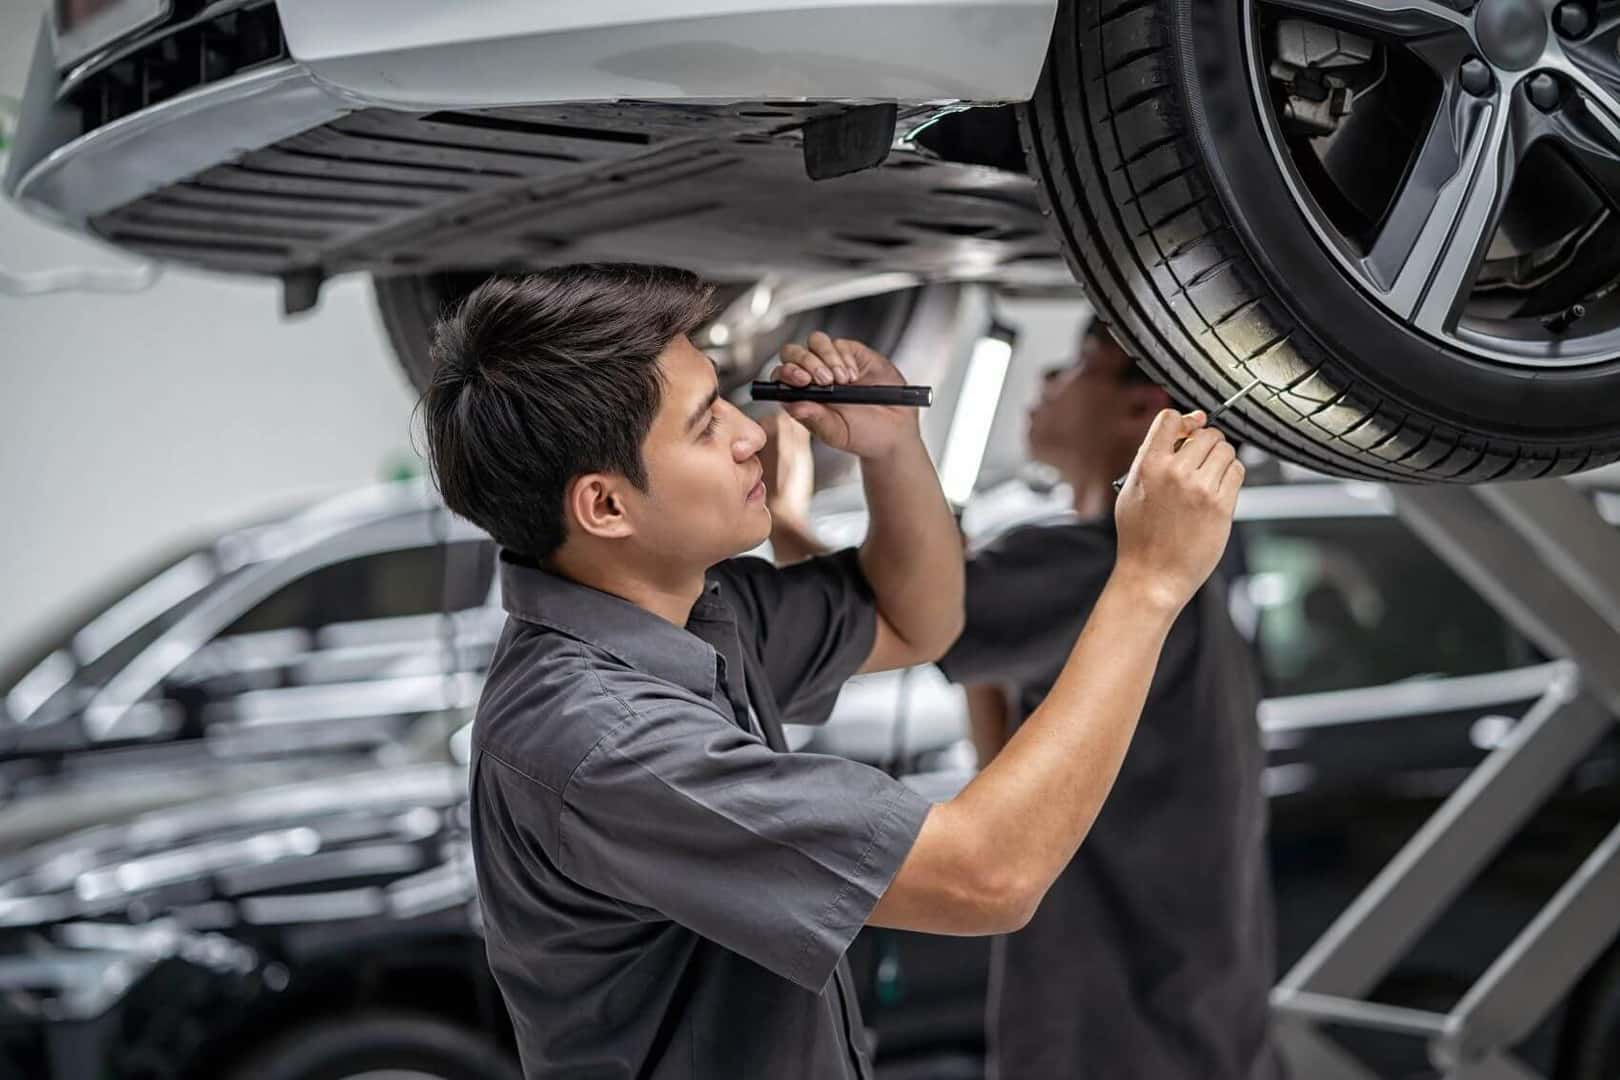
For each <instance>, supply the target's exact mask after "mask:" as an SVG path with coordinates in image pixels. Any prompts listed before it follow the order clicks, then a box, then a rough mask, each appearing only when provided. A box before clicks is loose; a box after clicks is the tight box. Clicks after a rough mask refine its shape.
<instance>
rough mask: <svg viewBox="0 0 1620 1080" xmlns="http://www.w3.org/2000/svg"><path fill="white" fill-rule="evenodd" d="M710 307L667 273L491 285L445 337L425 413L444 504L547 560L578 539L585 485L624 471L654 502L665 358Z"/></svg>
mask: <svg viewBox="0 0 1620 1080" xmlns="http://www.w3.org/2000/svg"><path fill="white" fill-rule="evenodd" d="M712 305H713V289H712V287H711V286H708V285H706V284H704V283H703V282H702V281H701V280H700V279H699V278H698V277H697V276H696V275H695V274H691V273H688V272H687V271H685V270H676V269H672V268H669V267H661V266H635V265H581V266H565V267H560V268H558V269H555V270H546V271H543V272H541V273H537V274H530V275H528V276H525V277H501V278H491V279H490V280H489V281H486V282H484V283H483V284H482V285H479V286H478V287H477V288H476V289H474V290H473V291H472V293H471V294H469V295H468V296H467V298H466V299H465V300H463V301H462V302H461V303H460V304H458V305H457V306H456V307H455V309H454V310H453V311H451V312H450V313H449V314H447V315H445V316H444V317H442V318H441V319H440V320H439V321H438V324H437V325H436V326H435V327H434V328H433V353H432V356H433V365H434V368H433V379H432V382H431V383H430V384H429V385H428V388H427V390H426V391H425V392H424V393H423V395H422V400H421V402H420V403H419V405H418V408H419V409H420V410H421V413H422V418H423V428H424V431H425V433H426V435H427V446H428V465H429V468H430V469H431V470H432V473H433V479H434V482H435V483H437V484H438V487H439V491H440V493H441V494H442V495H443V496H444V501H445V505H447V506H449V507H450V509H451V510H454V511H455V512H456V513H458V514H460V515H461V516H462V517H464V518H467V519H468V520H469V521H472V522H473V523H474V524H476V525H479V526H480V527H482V528H483V529H484V530H485V531H486V532H488V533H489V534H490V536H492V537H494V538H495V541H496V542H497V543H498V544H500V545H501V546H502V547H505V548H508V549H510V550H512V551H514V552H517V553H519V554H521V555H524V556H527V557H529V558H531V559H545V558H547V557H548V556H550V555H551V554H552V553H553V552H554V551H555V550H556V549H557V548H558V547H559V546H560V545H561V544H562V542H563V540H564V539H565V538H566V536H567V531H568V527H567V518H566V515H565V512H564V508H563V497H564V495H565V493H566V492H567V490H568V485H569V484H570V483H571V482H572V481H573V480H574V478H575V477H577V476H580V475H582V474H584V473H592V472H614V473H619V474H621V475H623V476H624V477H625V478H626V479H628V480H629V481H630V482H631V483H632V484H635V485H636V487H638V488H640V489H641V490H643V491H645V490H646V487H647V471H646V466H645V463H644V462H643V460H642V455H641V444H642V442H643V441H644V440H645V439H646V437H647V431H648V429H649V428H651V427H652V422H653V417H654V416H656V415H657V413H658V407H659V403H660V402H661V401H662V399H663V381H662V378H661V375H660V372H659V370H658V357H659V355H660V354H661V353H662V352H663V351H664V349H665V348H667V347H668V346H669V344H670V343H671V342H672V341H674V340H675V339H676V338H678V337H680V336H681V335H682V334H690V333H691V332H692V331H694V330H696V329H697V328H698V327H699V326H701V325H702V324H703V323H705V322H706V321H708V320H709V319H710V318H712Z"/></svg>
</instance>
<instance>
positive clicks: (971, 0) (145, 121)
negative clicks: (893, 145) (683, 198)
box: [6, 0, 1056, 227]
mask: <svg viewBox="0 0 1620 1080" xmlns="http://www.w3.org/2000/svg"><path fill="white" fill-rule="evenodd" d="M216 6H217V5H216ZM276 8H277V12H278V14H279V17H280V21H281V25H282V28H283V31H284V33H285V36H286V42H287V48H288V52H289V54H290V55H289V56H288V58H287V59H286V60H284V61H281V62H278V63H276V64H274V65H271V66H267V67H263V68H260V69H258V70H255V71H252V72H248V73H245V74H242V75H239V76H235V77H232V78H227V79H224V80H221V81H218V82H213V83H209V84H206V85H202V86H199V87H196V88H195V89H193V90H189V91H187V92H185V93H183V94H181V95H180V96H178V97H175V98H172V99H170V100H167V101H164V102H162V103H161V104H159V105H156V106H153V107H151V108H149V109H144V110H141V111H139V112H136V113H133V114H131V115H128V116H125V117H122V118H120V119H117V120H114V121H112V122H110V123H108V124H106V125H104V126H102V127H99V128H97V129H96V130H93V131H90V132H87V133H84V134H81V135H78V136H77V137H64V135H65V134H69V135H70V134H71V131H72V127H71V124H70V123H67V122H66V120H65V118H64V117H62V116H61V115H60V112H61V110H60V108H59V107H58V106H57V104H56V101H55V98H56V96H57V95H56V91H57V90H58V89H59V88H60V87H61V86H62V85H64V84H67V83H71V82H72V80H73V79H74V78H76V77H78V75H79V74H80V72H81V71H82V70H83V69H84V67H85V66H86V65H89V64H93V63H94V62H95V60H96V59H97V58H96V57H95V56H92V57H90V58H88V59H86V60H85V61H82V62H81V63H80V64H78V65H76V66H75V67H74V68H72V69H69V70H68V71H66V72H57V71H55V70H53V68H54V66H55V65H54V64H53V63H52V55H53V54H52V50H51V49H50V48H49V47H48V45H49V42H50V38H51V36H52V35H51V34H50V33H49V32H48V30H47V33H46V34H44V35H42V38H41V47H40V49H39V50H38V52H37V53H36V57H35V64H34V71H33V73H32V75H31V77H30V85H29V88H28V96H27V99H26V102H25V116H24V127H23V130H22V132H21V134H20V137H19V139H18V142H17V145H16V147H15V149H14V150H13V152H12V160H11V165H10V169H9V170H8V175H7V177H6V190H7V192H8V193H9V194H10V195H12V196H13V197H14V198H15V199H17V200H18V201H19V202H21V203H23V204H24V205H25V206H27V207H29V208H30V209H31V210H33V211H35V212H37V213H40V214H42V215H44V216H47V217H49V218H53V219H55V220H57V221H60V222H63V223H66V224H69V225H72V226H78V227H83V226H84V225H85V224H86V223H87V222H88V221H89V219H91V218H93V217H94V216H95V215H97V214H100V213H103V212H106V211H109V210H112V209H114V208H116V207H119V206H121V205H124V204H126V203H129V202H130V201H132V200H135V199H139V198H141V197H142V196H145V195H148V194H150V193H152V192H154V191H157V190H159V189H161V188H163V187H165V186H166V185H169V184H172V183H175V182H177V181H180V180H183V179H185V178H186V177H188V176H191V175H193V174H195V173H197V172H199V171H201V170H204V169H207V168H209V167H211V166H213V165H216V164H219V163H220V162H222V161H228V160H231V159H232V158H235V157H239V156H241V155H243V154H246V153H248V152H251V151H254V150H257V149H260V148H262V147H266V146H269V145H271V144H273V143H275V142H277V141H278V140H281V139H284V138H288V137H290V136H293V135H296V134H298V133H300V132H304V131H307V130H309V129H311V128H314V127H317V126H319V125H321V124H324V123H327V122H329V121H331V120H334V119H337V118H339V117H341V116H343V115H345V114H347V113H350V112H353V111H355V110H357V109H365V108H383V109H398V110H411V111H425V110H435V109H475V108H476V109H482V108H494V107H507V106H519V105H535V104H557V103H564V102H612V101H626V100H637V101H658V102H686V103H696V102H706V103H715V102H735V101H810V100H814V101H837V102H900V103H907V104H923V103H940V104H950V103H960V102H975V103H979V102H1010V101H1019V100H1023V99H1025V98H1027V97H1028V96H1029V93H1030V91H1031V90H1032V88H1033V87H1034V85H1035V81H1036V78H1037V76H1038V75H1039V72H1040V69H1041V62H1042V58H1043V55H1044V52H1045V49H1046V46H1047V41H1048V38H1049V36H1050V33H1051V27H1052V21H1053V17H1054V14H1055V11H1056V0H884V2H874V0H817V2H815V3H811V4H806V3H804V2H802V0H548V2H546V3H534V2H532V0H489V2H485V3H480V4H477V5H472V6H468V5H460V4H446V3H443V2H441V0H345V2H343V3H330V2H328V0H277V3H276ZM64 76H65V77H64Z"/></svg>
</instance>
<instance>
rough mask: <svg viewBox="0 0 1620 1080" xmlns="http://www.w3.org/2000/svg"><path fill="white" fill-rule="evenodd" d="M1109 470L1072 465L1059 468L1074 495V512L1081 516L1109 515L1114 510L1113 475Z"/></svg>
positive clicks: (1096, 516)
mask: <svg viewBox="0 0 1620 1080" xmlns="http://www.w3.org/2000/svg"><path fill="white" fill-rule="evenodd" d="M1107 471H1108V470H1106V469H1096V468H1082V467H1071V468H1067V469H1061V470H1059V472H1060V475H1062V477H1063V482H1064V483H1065V484H1067V485H1069V490H1070V492H1071V493H1072V495H1073V505H1074V513H1075V516H1076V517H1081V518H1101V517H1108V516H1109V515H1111V514H1113V512H1114V483H1113V477H1110V476H1105V475H1103V474H1104V473H1106V472H1107Z"/></svg>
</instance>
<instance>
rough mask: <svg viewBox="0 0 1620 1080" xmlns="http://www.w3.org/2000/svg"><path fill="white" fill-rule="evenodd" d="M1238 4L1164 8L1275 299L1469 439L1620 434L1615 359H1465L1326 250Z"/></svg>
mask: <svg viewBox="0 0 1620 1080" xmlns="http://www.w3.org/2000/svg"><path fill="white" fill-rule="evenodd" d="M1245 6H1246V5H1244V4H1242V3H1240V2H1238V0H1229V2H1222V3H1208V2H1205V0H1171V2H1169V3H1167V4H1166V5H1165V8H1166V9H1167V11H1168V13H1169V15H1170V23H1171V25H1170V38H1171V42H1172V45H1173V49H1172V52H1173V55H1174V60H1173V67H1174V71H1175V75H1176V78H1177V80H1178V83H1179V88H1180V90H1181V94H1182V99H1183V101H1184V103H1185V107H1186V111H1187V116H1188V121H1189V128H1190V131H1189V134H1190V135H1191V137H1192V138H1193V140H1194V141H1195V143H1196V144H1197V147H1198V150H1199V153H1200V155H1201V157H1202V160H1203V163H1204V165H1205V168H1206V170H1207V172H1208V174H1209V178H1210V181H1211V183H1212V186H1213V187H1214V188H1215V190H1216V192H1217V193H1218V196H1219V198H1220V200H1221V203H1222V206H1223V208H1224V210H1225V212H1226V217H1227V218H1228V219H1229V222H1230V226H1231V228H1232V230H1233V232H1234V233H1235V234H1236V235H1237V236H1238V238H1239V240H1240V241H1241V243H1242V244H1243V247H1244V249H1245V250H1246V251H1247V252H1248V254H1249V256H1250V258H1251V259H1252V260H1253V262H1254V264H1255V266H1256V267H1257V268H1258V269H1259V271H1260V273H1261V274H1262V275H1263V276H1264V277H1265V279H1266V281H1267V283H1268V285H1269V286H1270V288H1271V290H1272V291H1273V292H1274V293H1275V295H1276V296H1277V297H1278V299H1279V300H1280V301H1281V302H1282V303H1283V304H1284V305H1285V306H1286V307H1287V308H1288V309H1289V311H1290V313H1291V314H1292V315H1293V317H1294V318H1295V319H1297V320H1298V321H1299V322H1300V323H1301V324H1302V325H1303V326H1304V328H1305V329H1307V330H1308V331H1309V332H1310V333H1311V335H1312V336H1313V337H1315V338H1316V339H1317V340H1318V341H1319V342H1320V343H1321V344H1322V345H1323V346H1324V347H1325V349H1326V351H1327V352H1328V353H1329V354H1330V355H1332V356H1337V357H1341V358H1347V361H1346V363H1347V366H1349V367H1351V368H1352V371H1353V374H1354V375H1355V376H1356V377H1358V378H1360V379H1362V380H1363V381H1365V382H1366V383H1367V384H1368V385H1369V386H1370V387H1371V388H1372V389H1373V390H1375V391H1377V392H1379V393H1381V394H1383V395H1385V396H1387V397H1389V398H1390V399H1392V400H1393V401H1395V402H1397V403H1399V404H1400V405H1401V406H1403V407H1405V408H1407V409H1409V410H1412V411H1415V412H1418V413H1421V414H1427V415H1431V416H1435V417H1436V418H1438V419H1442V420H1445V421H1447V422H1450V423H1452V424H1455V425H1457V426H1458V427H1460V428H1463V429H1465V430H1472V431H1476V432H1479V433H1481V434H1486V435H1496V436H1503V437H1512V438H1515V439H1519V440H1523V441H1525V442H1531V443H1536V442H1546V443H1548V444H1552V445H1556V444H1566V445H1567V444H1568V442H1570V441H1571V440H1573V439H1602V438H1605V437H1610V436H1615V435H1620V362H1617V361H1611V362H1606V363H1602V364H1596V365H1591V366H1588V367H1582V368H1578V369H1562V370H1561V369H1555V368H1546V369H1529V368H1516V367H1513V366H1512V365H1508V364H1498V363H1492V362H1489V361H1485V360H1482V359H1480V358H1478V357H1473V356H1469V355H1466V354H1464V353H1461V352H1458V351H1456V350H1454V349H1449V348H1446V347H1444V346H1442V345H1440V344H1439V343H1437V342H1435V341H1433V340H1432V339H1429V338H1427V337H1424V336H1421V335H1419V334H1417V333H1416V332H1414V331H1412V330H1410V329H1408V328H1407V327H1405V326H1403V325H1402V324H1400V323H1399V322H1397V321H1396V320H1395V319H1394V318H1393V317H1392V316H1391V315H1390V314H1389V313H1388V312H1387V311H1386V310H1385V309H1384V308H1382V307H1381V306H1379V305H1378V304H1377V303H1376V302H1375V301H1374V300H1372V299H1371V298H1370V297H1368V296H1367V295H1366V294H1365V293H1363V292H1362V291H1361V290H1360V288H1359V287H1358V286H1357V285H1355V284H1354V283H1353V282H1352V281H1351V280H1350V279H1349V277H1348V276H1347V275H1346V274H1345V273H1344V272H1343V271H1342V269H1341V268H1340V267H1339V265H1338V264H1337V262H1335V260H1334V259H1333V257H1332V256H1331V255H1329V254H1328V253H1327V252H1326V251H1325V250H1324V249H1323V247H1322V246H1321V241H1320V240H1319V239H1318V238H1317V236H1316V234H1315V232H1314V231H1313V230H1312V228H1311V226H1310V224H1309V223H1308V222H1307V220H1306V219H1305V216H1304V211H1303V210H1302V209H1301V208H1300V206H1299V205H1298V203H1297V202H1296V201H1295V199H1294V196H1293V194H1292V192H1291V191H1290V190H1289V188H1288V186H1287V184H1286V183H1285V181H1284V179H1283V174H1282V171H1281V167H1280V165H1279V163H1278V162H1277V161H1276V160H1275V158H1274V156H1273V154H1272V151H1271V147H1270V144H1269V143H1268V142H1267V140H1266V136H1265V131H1264V129H1263V128H1262V125H1261V119H1260V116H1259V114H1258V112H1257V103H1256V101H1255V99H1254V95H1253V93H1252V92H1251V89H1250V82H1249V61H1248V58H1247V54H1246V51H1245V50H1246V42H1245V35H1244V25H1243V23H1244V7H1245Z"/></svg>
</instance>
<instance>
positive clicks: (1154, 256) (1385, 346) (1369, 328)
mask: <svg viewBox="0 0 1620 1080" xmlns="http://www.w3.org/2000/svg"><path fill="white" fill-rule="evenodd" d="M1245 7H1246V5H1244V4H1242V3H1238V2H1236V0H1226V2H1221V3H1209V2H1207V0H1061V3H1060V7H1059V12H1058V16H1057V21H1056V24H1055V27H1054V32H1053V38H1052V44H1051V47H1050V50H1049V52H1048V55H1047V59H1046V64H1045V67H1044V70H1043V71H1042V74H1041V78H1040V82H1039V85H1038V87H1037V89H1036V92H1035V95H1034V97H1033V98H1032V100H1031V101H1029V102H1028V103H1027V104H1025V105H1024V106H1021V107H1020V110H1019V113H1020V127H1021V132H1022V137H1023V140H1024V149H1025V153H1026V155H1027V157H1028V160H1029V162H1030V167H1031V170H1032V173H1033V175H1034V176H1035V177H1036V179H1037V180H1038V182H1039V185H1040V187H1041V188H1042V190H1043V197H1044V199H1045V206H1046V210H1047V213H1048V214H1049V216H1050V217H1051V218H1052V220H1053V222H1054V224H1055V226H1056V231H1057V232H1058V233H1059V234H1060V236H1061V241H1062V245H1063V247H1064V250H1065V254H1066V256H1067V258H1068V260H1069V263H1070V265H1071V267H1072V268H1073V270H1074V272H1075V274H1076V276H1077V277H1078V278H1079V279H1080V280H1081V282H1082V283H1083V284H1084V285H1085V286H1086V288H1087V291H1088V293H1089V294H1090V297H1091V299H1092V301H1093V303H1094V305H1095V306H1096V308H1097V309H1098V311H1099V313H1100V314H1101V315H1102V317H1103V319H1104V320H1105V321H1106V322H1108V323H1109V324H1110V325H1111V327H1112V328H1113V329H1114V331H1115V333H1116V335H1117V336H1118V337H1119V338H1120V340H1121V343H1122V344H1123V345H1124V346H1125V347H1126V349H1127V350H1129V351H1131V352H1132V353H1134V354H1135V355H1136V356H1138V357H1139V358H1140V359H1141V360H1142V362H1143V363H1144V364H1145V366H1147V367H1148V368H1149V369H1150V370H1151V371H1152V372H1153V373H1154V374H1155V375H1156V376H1157V377H1158V378H1159V379H1160V380H1161V381H1163V382H1164V383H1165V384H1166V385H1167V386H1168V387H1170V389H1171V391H1172V393H1174V394H1176V395H1177V397H1178V398H1179V399H1181V400H1188V401H1192V402H1195V403H1196V404H1198V405H1200V406H1203V407H1205V408H1208V407H1211V406H1212V405H1214V404H1216V403H1218V402H1219V401H1220V400H1222V399H1223V398H1225V397H1227V396H1229V395H1231V394H1232V393H1233V392H1234V391H1235V390H1237V389H1238V388H1240V387H1241V386H1243V385H1245V384H1247V383H1248V382H1250V381H1251V380H1253V379H1256V378H1258V379H1259V380H1260V381H1261V385H1260V388H1258V390H1257V391H1256V392H1254V393H1253V394H1252V395H1251V396H1250V397H1249V398H1246V399H1245V400H1244V401H1242V402H1240V403H1239V405H1238V406H1236V407H1235V408H1234V409H1233V411H1232V413H1231V414H1229V415H1230V426H1229V430H1230V431H1231V432H1232V433H1233V435H1234V436H1235V437H1237V438H1239V439H1242V440H1244V441H1249V442H1254V443H1257V444H1259V445H1261V446H1263V447H1265V448H1266V449H1269V450H1271V451H1272V452H1274V453H1276V454H1278V455H1280V456H1281V457H1284V458H1286V459H1289V460H1292V461H1296V462H1298V463H1300V464H1302V465H1305V466H1308V467H1311V468H1314V469H1318V470H1320V471H1323V472H1326V473H1331V474H1335V475H1341V476H1354V477H1365V478H1369V479H1383V480H1404V481H1453V482H1466V483H1474V482H1481V481H1489V480H1519V479H1530V478H1534V477H1541V476H1561V475H1565V474H1568V473H1572V472H1576V471H1578V470H1580V469H1584V468H1588V467H1592V466H1596V465H1600V464H1604V463H1606V462H1609V461H1613V460H1615V459H1616V458H1620V362H1615V361H1612V360H1610V361H1602V362H1598V363H1594V364H1591V365H1588V366H1585V367H1578V368H1539V369H1532V368H1528V367H1523V366H1517V365H1513V364H1507V363H1493V362H1488V361H1486V360H1483V359H1481V358H1480V357H1477V356H1473V355H1469V354H1467V353H1464V352H1462V351H1460V350H1457V349H1454V348H1452V347H1450V346H1448V345H1447V344H1445V343H1442V342H1440V341H1438V340H1436V339H1433V338H1430V337H1426V336H1423V335H1421V334H1420V333H1418V332H1417V331H1415V330H1413V329H1412V328H1410V327H1409V326H1407V325H1404V324H1402V323H1401V322H1399V321H1398V320H1396V319H1395V318H1394V317H1393V316H1391V315H1390V314H1389V313H1388V312H1387V311H1386V310H1385V309H1384V308H1382V307H1380V306H1378V305H1377V304H1376V303H1374V302H1373V301H1372V300H1371V299H1370V298H1369V297H1368V296H1367V295H1366V294H1364V293H1363V292H1361V291H1360V290H1359V289H1358V288H1357V286H1356V284H1355V283H1354V282H1353V281H1352V280H1351V279H1350V278H1349V276H1348V275H1346V274H1345V273H1343V272H1342V271H1341V269H1340V266H1339V264H1338V263H1336V262H1335V261H1334V260H1333V259H1332V258H1331V257H1330V256H1329V255H1328V254H1327V252H1326V251H1324V250H1323V248H1322V246H1321V243H1320V241H1319V240H1318V239H1317V237H1316V235H1315V234H1314V233H1313V232H1312V230H1311V229H1310V228H1309V227H1307V223H1306V222H1305V220H1304V218H1303V215H1302V212H1301V211H1300V210H1299V208H1298V205H1297V203H1296V202H1295V201H1294V200H1293V197H1292V196H1291V195H1290V193H1289V188H1288V187H1287V184H1286V183H1285V180H1284V176H1283V171H1282V167H1281V166H1280V164H1279V163H1278V162H1277V159H1276V158H1275V156H1274V155H1273V154H1272V152H1271V150H1270V148H1269V144H1268V143H1267V141H1266V137H1265V131H1264V129H1263V127H1262V121H1261V119H1260V117H1259V113H1258V111H1257V109H1256V108H1255V104H1254V95H1253V93H1252V92H1251V90H1250V89H1249V83H1248V75H1247V71H1248V65H1247V61H1246V60H1245V59H1244V48H1245V38H1244V33H1243V30H1244V27H1243V10H1244V9H1245ZM1223 426H1226V425H1224V424H1223Z"/></svg>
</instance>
